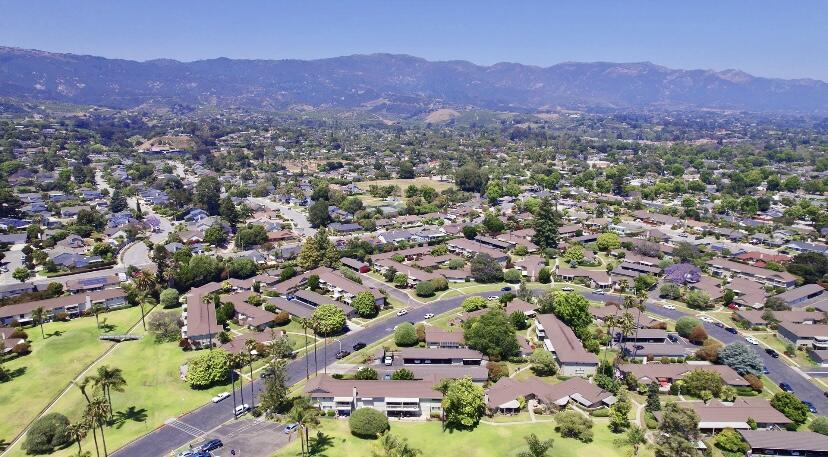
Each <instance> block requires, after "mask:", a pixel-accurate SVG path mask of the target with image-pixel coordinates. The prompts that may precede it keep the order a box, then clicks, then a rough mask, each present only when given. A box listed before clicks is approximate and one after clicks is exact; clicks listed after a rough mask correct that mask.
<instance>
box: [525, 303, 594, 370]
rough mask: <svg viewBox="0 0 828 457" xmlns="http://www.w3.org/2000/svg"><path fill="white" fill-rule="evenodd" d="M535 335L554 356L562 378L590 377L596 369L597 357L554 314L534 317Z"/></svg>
mask: <svg viewBox="0 0 828 457" xmlns="http://www.w3.org/2000/svg"><path fill="white" fill-rule="evenodd" d="M535 320H536V322H537V325H536V326H535V334H536V336H537V337H538V340H539V341H541V342H542V343H543V345H544V347H545V348H546V349H548V350H549V351H551V352H553V353H554V354H555V358H556V359H557V360H558V365H559V366H560V373H561V375H563V376H590V375H594V374H595V371H596V370H597V369H598V357H597V356H596V355H595V354H593V353H591V352H588V351H587V350H586V349H584V346H583V344H581V341H580V340H579V339H578V337H576V336H575V333H574V332H573V331H572V329H570V328H569V327H568V326H567V325H566V324H564V323H563V322H561V321H560V320H559V319H558V318H557V317H556V316H555V315H554V314H539V315H537V316H536V317H535Z"/></svg>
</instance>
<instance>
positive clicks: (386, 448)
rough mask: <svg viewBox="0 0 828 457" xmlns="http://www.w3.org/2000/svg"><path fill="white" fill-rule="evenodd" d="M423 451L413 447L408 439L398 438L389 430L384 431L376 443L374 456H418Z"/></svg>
mask: <svg viewBox="0 0 828 457" xmlns="http://www.w3.org/2000/svg"><path fill="white" fill-rule="evenodd" d="M422 454H423V451H421V450H419V449H416V448H414V447H411V445H410V444H408V440H407V439H405V438H398V437H396V436H394V435H392V434H391V433H389V432H385V433H382V434H381V435H380V436H379V439H377V442H376V444H374V450H373V452H372V456H373V457H417V456H419V455H422Z"/></svg>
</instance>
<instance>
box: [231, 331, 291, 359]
mask: <svg viewBox="0 0 828 457" xmlns="http://www.w3.org/2000/svg"><path fill="white" fill-rule="evenodd" d="M284 336H285V332H283V331H281V330H273V329H270V330H267V331H264V332H250V333H245V334H244V335H243V336H239V337H237V338H235V339H233V340H231V341H229V342H227V343H224V344H222V345H221V348H222V349H224V350H225V351H227V352H229V353H231V354H241V353H247V352H248V351H249V350H250V348H248V347H247V342H248V341H250V340H253V341H255V342H257V343H261V344H265V345H267V344H270V343H272V342H274V341H276V340H279V339H280V338H282V337H284Z"/></svg>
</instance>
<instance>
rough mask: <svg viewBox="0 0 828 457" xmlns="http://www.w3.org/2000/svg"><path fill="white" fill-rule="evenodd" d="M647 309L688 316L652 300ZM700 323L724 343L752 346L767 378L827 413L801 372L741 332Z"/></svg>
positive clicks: (820, 396) (821, 398)
mask: <svg viewBox="0 0 828 457" xmlns="http://www.w3.org/2000/svg"><path fill="white" fill-rule="evenodd" d="M647 311H650V312H651V313H653V314H657V315H659V316H663V317H666V318H668V319H673V320H676V319H678V318H680V317H683V316H689V314H687V313H684V312H682V311H679V310H673V309H665V308H664V307H662V306H659V305H658V304H656V303H653V302H648V303H647ZM702 324H703V325H704V328H705V330H707V334H708V335H710V336H712V337H713V338H716V339H717V340H719V341H721V342H722V344H724V345H729V344H733V343H744V344H745V345H747V346H748V347H751V348H753V350H754V351H755V352H756V353H757V354H759V358H761V359H762V362H763V363H764V364H765V367H766V368H767V369H768V371H769V373H768V374H767V375H766V376H767V377H768V378H770V379H771V380H773V382H775V383H776V384H777V385H778V384H779V383H780V382H787V383H788V384H790V385H791V387H792V388H793V391H794V393H795V394H796V396H797V397H799V398H800V399H802V400H808V401H810V402H811V403H813V404H814V406H815V407H816V409H817V411H820V412H822V413H828V398H826V397H825V394H824V393H823V391H822V389H820V388H819V387H817V386H815V385H813V384H811V382H810V381H808V380H807V379H806V378H805V377H803V376H802V374H801V372H799V371H797V370H795V369H794V368H793V367H791V366H789V365H787V364H786V363H785V362H783V361H782V360H781V359H775V358H773V357H771V356H769V355H768V354H767V353H765V351H764V350H762V349H758V350H757V348H758V346H753V345H751V344H749V343H748V342H746V341H745V338H744V337H743V336H742V335H741V334H738V335H734V334H732V333H730V332H728V331H726V330H724V329H723V328H721V327H717V326H716V325H713V324H710V323H707V322H702Z"/></svg>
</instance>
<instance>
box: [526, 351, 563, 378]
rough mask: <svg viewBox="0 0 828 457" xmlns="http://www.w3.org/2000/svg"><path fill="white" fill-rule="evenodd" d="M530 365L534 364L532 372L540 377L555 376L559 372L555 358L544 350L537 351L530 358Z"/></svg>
mask: <svg viewBox="0 0 828 457" xmlns="http://www.w3.org/2000/svg"><path fill="white" fill-rule="evenodd" d="M529 363H531V364H532V368H531V370H532V372H533V373H535V374H536V375H538V376H554V375H555V373H557V372H558V364H557V363H555V357H554V356H553V355H552V353H551V352H549V351H548V350H547V349H544V348H537V349H535V350H534V351H533V352H532V355H530V356H529Z"/></svg>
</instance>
